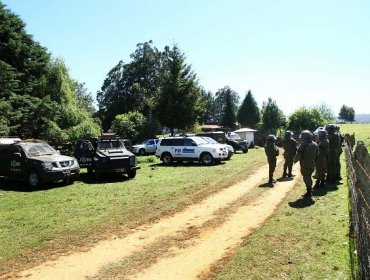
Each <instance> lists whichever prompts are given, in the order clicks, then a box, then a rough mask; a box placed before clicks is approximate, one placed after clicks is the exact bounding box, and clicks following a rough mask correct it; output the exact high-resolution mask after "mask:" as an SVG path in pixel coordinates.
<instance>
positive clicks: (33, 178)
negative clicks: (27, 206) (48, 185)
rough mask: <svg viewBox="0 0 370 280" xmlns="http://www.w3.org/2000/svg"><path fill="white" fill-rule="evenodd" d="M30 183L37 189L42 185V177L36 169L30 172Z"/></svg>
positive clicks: (31, 186) (32, 187)
mask: <svg viewBox="0 0 370 280" xmlns="http://www.w3.org/2000/svg"><path fill="white" fill-rule="evenodd" d="M28 185H29V186H30V188H31V189H37V188H39V187H40V186H41V178H40V175H39V173H38V172H37V171H36V170H31V171H30V173H29V174H28Z"/></svg>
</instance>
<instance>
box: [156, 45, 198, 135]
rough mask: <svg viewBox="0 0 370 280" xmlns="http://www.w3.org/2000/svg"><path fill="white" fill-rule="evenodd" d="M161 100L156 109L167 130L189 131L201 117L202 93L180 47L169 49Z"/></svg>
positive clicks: (162, 79)
mask: <svg viewBox="0 0 370 280" xmlns="http://www.w3.org/2000/svg"><path fill="white" fill-rule="evenodd" d="M162 59H163V68H162V77H161V87H160V90H159V98H158V100H157V104H156V107H155V110H156V113H157V116H158V120H159V121H160V123H161V124H162V125H164V126H166V127H168V128H169V129H170V131H171V134H172V135H173V134H174V129H175V128H178V129H180V130H186V129H187V128H189V127H191V126H193V125H194V124H195V123H196V122H197V120H198V119H199V117H200V114H201V112H202V109H201V106H200V105H201V89H200V87H199V86H198V81H197V79H196V75H195V74H194V73H193V71H192V70H191V67H190V66H189V65H187V64H185V55H184V54H183V53H182V52H181V51H180V49H179V48H178V47H177V46H173V47H172V48H170V47H168V46H166V47H165V50H164V53H163V58H162Z"/></svg>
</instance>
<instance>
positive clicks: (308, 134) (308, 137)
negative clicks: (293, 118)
mask: <svg viewBox="0 0 370 280" xmlns="http://www.w3.org/2000/svg"><path fill="white" fill-rule="evenodd" d="M312 137H313V135H312V133H311V131H309V130H303V131H302V132H301V134H300V135H299V138H300V139H302V140H312Z"/></svg>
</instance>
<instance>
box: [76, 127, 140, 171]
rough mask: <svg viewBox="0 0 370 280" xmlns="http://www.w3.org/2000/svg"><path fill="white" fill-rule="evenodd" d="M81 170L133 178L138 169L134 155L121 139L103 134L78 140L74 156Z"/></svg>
mask: <svg viewBox="0 0 370 280" xmlns="http://www.w3.org/2000/svg"><path fill="white" fill-rule="evenodd" d="M73 155H74V156H75V157H76V158H77V160H78V163H79V164H80V166H81V168H87V171H88V173H89V174H91V173H95V175H96V176H99V175H100V174H102V173H116V174H127V176H128V177H129V178H135V176H136V170H137V169H139V168H140V167H139V166H138V165H137V163H138V161H137V158H136V156H135V155H133V154H132V153H131V152H130V151H128V150H127V149H126V147H125V145H124V142H123V140H122V139H119V138H118V137H117V136H116V135H114V134H104V135H102V136H101V137H97V138H92V139H89V140H84V139H81V140H78V142H77V144H76V146H75V150H74V154H73Z"/></svg>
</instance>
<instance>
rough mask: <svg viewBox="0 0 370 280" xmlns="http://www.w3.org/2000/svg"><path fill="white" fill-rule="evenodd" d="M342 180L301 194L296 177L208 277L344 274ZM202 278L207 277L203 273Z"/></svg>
mask: <svg viewBox="0 0 370 280" xmlns="http://www.w3.org/2000/svg"><path fill="white" fill-rule="evenodd" d="M342 178H343V180H342V183H343V184H340V185H336V186H335V185H332V186H327V187H326V188H325V189H323V190H316V191H315V192H314V197H313V199H312V200H309V199H302V194H303V193H304V192H305V186H304V183H303V182H302V181H300V182H298V185H297V186H296V188H295V189H294V190H293V191H292V192H291V193H290V194H289V196H288V197H287V198H286V200H285V201H284V202H283V203H282V204H281V206H280V207H279V209H278V211H277V213H276V214H275V215H274V216H273V217H272V218H270V219H269V220H268V221H267V222H266V223H265V224H264V225H263V226H262V227H261V228H259V229H258V230H256V231H255V232H254V233H253V234H252V235H251V236H249V237H248V238H247V239H246V240H245V242H244V243H243V244H242V246H241V248H240V249H238V250H237V252H236V253H235V255H233V256H231V257H229V258H225V259H224V260H223V262H222V263H223V265H221V268H220V269H217V268H215V270H214V271H213V272H212V273H211V275H210V276H209V277H211V278H212V279H218V280H220V279H253V280H255V279H350V277H351V276H350V275H351V271H350V254H353V252H352V253H351V252H350V244H349V243H350V240H349V237H348V232H349V227H348V226H349V209H348V199H349V198H348V185H347V177H346V168H345V160H344V157H342ZM207 279H209V278H208V277H207Z"/></svg>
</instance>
